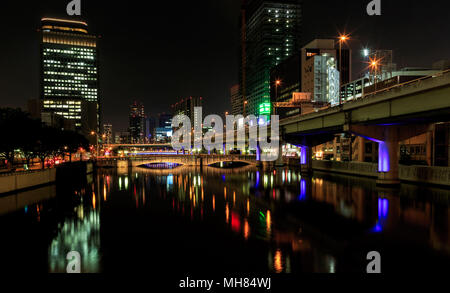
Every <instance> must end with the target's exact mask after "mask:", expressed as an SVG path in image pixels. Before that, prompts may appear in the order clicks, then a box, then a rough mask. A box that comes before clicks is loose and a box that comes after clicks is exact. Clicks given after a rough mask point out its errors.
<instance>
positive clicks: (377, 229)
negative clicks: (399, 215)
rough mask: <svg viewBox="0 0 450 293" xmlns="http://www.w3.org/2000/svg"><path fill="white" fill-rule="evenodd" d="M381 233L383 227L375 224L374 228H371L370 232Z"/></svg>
mask: <svg viewBox="0 0 450 293" xmlns="http://www.w3.org/2000/svg"><path fill="white" fill-rule="evenodd" d="M381 231H383V226H381V225H380V223H377V224H376V225H375V227H373V228H372V232H375V233H379V232H381Z"/></svg>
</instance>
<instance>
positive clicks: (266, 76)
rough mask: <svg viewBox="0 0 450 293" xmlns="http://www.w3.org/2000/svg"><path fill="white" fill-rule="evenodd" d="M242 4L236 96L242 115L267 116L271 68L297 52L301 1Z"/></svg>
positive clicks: (261, 0)
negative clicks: (243, 104)
mask: <svg viewBox="0 0 450 293" xmlns="http://www.w3.org/2000/svg"><path fill="white" fill-rule="evenodd" d="M243 2H244V3H243V5H242V9H241V21H240V22H241V29H240V34H241V50H240V61H241V62H240V74H239V79H240V94H241V96H242V99H243V101H244V103H245V106H244V107H245V109H246V110H245V112H246V113H245V114H254V115H267V114H270V112H271V109H270V108H271V105H270V88H271V86H273V85H271V84H270V70H271V68H272V67H274V66H276V65H278V64H279V63H280V62H282V61H283V60H285V59H286V58H289V57H290V56H291V55H293V54H295V53H296V52H297V51H298V50H300V44H301V43H300V39H301V23H302V9H301V1H300V0H248V1H243ZM267 110H268V111H267Z"/></svg>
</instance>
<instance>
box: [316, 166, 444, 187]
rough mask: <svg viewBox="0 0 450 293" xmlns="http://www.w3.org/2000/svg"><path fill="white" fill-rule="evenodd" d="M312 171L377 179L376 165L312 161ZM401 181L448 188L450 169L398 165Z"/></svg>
mask: <svg viewBox="0 0 450 293" xmlns="http://www.w3.org/2000/svg"><path fill="white" fill-rule="evenodd" d="M312 167H313V170H317V171H323V172H331V173H339V174H346V175H353V176H363V177H370V178H378V165H377V164H374V163H360V162H335V161H313V163H312ZM399 177H400V180H401V181H404V182H413V183H424V184H430V185H440V186H445V187H450V168H448V167H429V166H405V165H399Z"/></svg>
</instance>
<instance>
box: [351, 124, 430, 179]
mask: <svg viewBox="0 0 450 293" xmlns="http://www.w3.org/2000/svg"><path fill="white" fill-rule="evenodd" d="M430 127H431V126H430V125H429V124H411V125H395V124H393V125H346V126H345V127H344V130H345V131H348V132H350V133H352V134H355V135H358V136H362V137H364V138H367V139H369V140H371V141H375V142H377V143H378V180H377V185H381V186H395V185H398V184H400V179H399V173H398V169H399V147H398V143H399V141H403V140H405V139H408V138H411V137H414V136H417V135H420V134H422V133H426V132H428V131H429V129H430Z"/></svg>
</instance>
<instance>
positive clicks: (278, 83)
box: [272, 79, 281, 115]
mask: <svg viewBox="0 0 450 293" xmlns="http://www.w3.org/2000/svg"><path fill="white" fill-rule="evenodd" d="M280 85H281V80H279V79H277V80H276V81H275V102H278V86H280ZM272 108H273V111H274V114H275V115H277V113H276V111H277V109H276V108H275V107H273V104H272Z"/></svg>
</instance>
